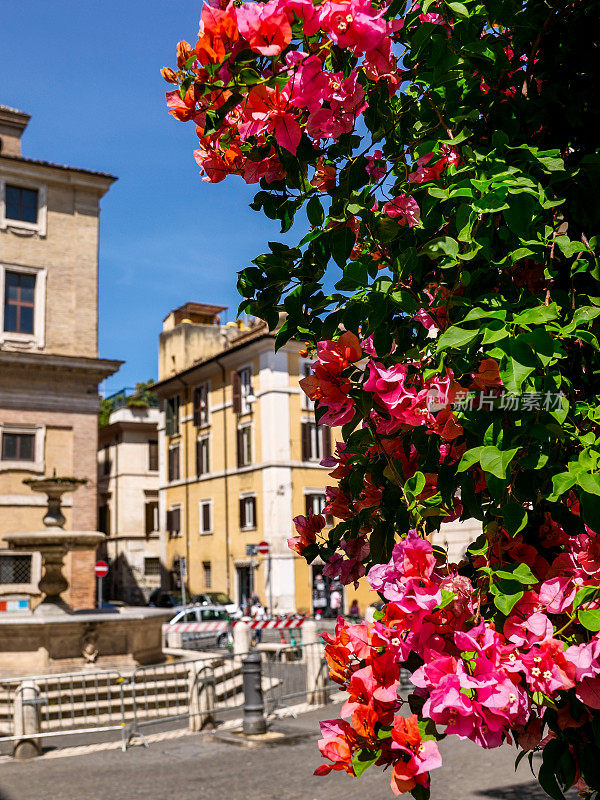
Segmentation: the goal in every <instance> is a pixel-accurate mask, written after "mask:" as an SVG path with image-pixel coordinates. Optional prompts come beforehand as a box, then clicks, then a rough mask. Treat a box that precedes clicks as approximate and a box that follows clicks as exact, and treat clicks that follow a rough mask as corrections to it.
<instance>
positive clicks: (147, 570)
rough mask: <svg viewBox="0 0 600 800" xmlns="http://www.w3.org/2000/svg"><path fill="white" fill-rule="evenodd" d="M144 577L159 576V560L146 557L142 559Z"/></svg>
mask: <svg viewBox="0 0 600 800" xmlns="http://www.w3.org/2000/svg"><path fill="white" fill-rule="evenodd" d="M144 575H146V576H147V577H148V576H150V575H160V558H154V557H153V556H147V557H146V558H144Z"/></svg>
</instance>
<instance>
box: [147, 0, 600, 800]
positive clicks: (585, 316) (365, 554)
mask: <svg viewBox="0 0 600 800" xmlns="http://www.w3.org/2000/svg"><path fill="white" fill-rule="evenodd" d="M598 12H599V5H598V3H597V2H588V1H585V0H571V1H570V2H562V1H561V0H543V1H542V0H463V2H455V1H454V0H453V1H452V2H450V0H420V2H416V1H415V2H408V3H407V2H405V0H339V2H336V1H335V0H323V1H322V2H320V0H314V2H312V0H269V2H267V3H264V4H262V3H254V2H238V1H237V0H234V2H230V3H229V4H227V5H224V4H222V3H221V4H219V2H218V0H214V2H213V3H212V4H211V5H206V4H205V5H204V7H203V9H202V17H201V23H200V33H199V37H198V40H197V42H196V44H195V45H193V46H192V45H190V44H188V43H187V42H180V43H179V45H178V46H177V68H176V69H169V68H165V69H164V70H163V76H164V77H165V79H166V80H167V81H169V82H170V83H171V84H172V85H173V86H172V90H171V91H169V92H168V94H167V103H168V107H169V109H170V113H171V114H172V115H173V116H174V117H176V118H177V119H179V120H182V121H188V120H190V121H192V122H193V123H194V124H195V125H196V131H197V134H198V138H199V145H198V149H197V150H196V152H195V157H196V161H197V162H198V164H199V165H200V169H201V173H202V175H203V178H204V180H205V181H208V182H213V183H214V182H217V181H220V180H223V179H224V178H226V177H228V176H231V175H238V176H240V177H241V178H242V179H243V180H244V181H246V183H259V184H260V187H259V191H258V193H257V194H256V197H255V199H254V202H253V204H252V208H254V209H255V210H256V211H262V212H263V213H265V214H266V215H267V217H269V218H271V219H277V220H280V221H281V228H282V231H289V230H290V229H291V228H292V226H293V225H294V223H295V222H296V223H297V226H298V227H299V228H302V230H301V232H300V233H299V235H298V238H301V237H302V238H301V240H300V241H299V242H298V244H297V246H295V247H294V246H289V245H288V244H282V243H277V242H270V243H269V252H267V253H265V254H263V255H260V256H258V257H257V258H256V259H255V260H254V262H253V266H250V267H248V268H246V269H244V270H242V272H241V273H240V277H239V284H238V286H239V291H240V292H241V294H242V296H243V298H244V299H243V302H242V304H241V309H242V310H244V311H246V312H249V313H252V314H255V315H257V316H259V317H261V318H263V319H265V320H267V322H268V323H269V326H270V327H271V328H272V329H277V330H278V333H277V339H276V343H277V346H281V345H282V344H283V343H285V342H286V341H287V340H289V339H290V338H292V337H294V338H296V339H298V340H300V341H302V342H306V351H307V353H306V354H307V355H309V356H311V357H312V359H313V361H314V368H313V373H312V374H311V375H310V376H309V377H307V378H305V379H304V380H303V388H304V391H305V392H306V393H307V394H308V396H309V397H310V398H311V399H313V400H314V401H315V407H316V415H317V418H318V420H319V422H320V423H321V424H326V425H330V426H333V427H339V426H341V438H340V441H339V443H338V445H337V449H336V455H335V457H334V458H331V459H330V460H328V462H327V464H326V466H330V467H331V468H332V472H331V475H332V478H333V481H332V484H333V485H332V487H330V488H329V489H328V506H327V508H326V511H327V513H329V514H332V515H334V516H335V518H336V520H337V524H335V526H333V527H326V525H325V519H324V518H323V517H322V516H309V517H308V518H305V517H299V518H297V519H296V520H295V524H296V528H297V536H295V537H294V538H292V539H291V540H290V546H291V547H292V548H293V549H294V550H295V551H296V552H298V553H300V554H301V555H302V556H304V557H306V559H307V560H308V561H311V560H313V559H314V558H316V557H317V556H320V557H321V558H322V559H323V560H324V561H325V562H326V567H325V571H326V573H327V574H328V575H330V576H331V577H335V578H337V579H339V580H341V581H342V582H344V583H351V582H355V581H357V580H358V579H359V578H361V577H362V576H365V575H366V579H367V581H368V582H369V584H370V585H371V586H372V587H373V589H375V590H376V591H377V592H379V594H380V596H381V599H382V601H383V606H382V609H381V611H379V612H378V613H377V615H376V619H375V621H374V622H370V623H367V622H365V623H362V624H359V625H349V624H347V623H346V622H345V621H344V620H343V619H340V620H339V621H338V625H337V628H336V631H335V635H333V636H328V637H327V648H326V649H327V658H328V661H329V664H330V668H331V675H332V676H333V678H334V679H335V680H336V681H337V682H338V683H339V684H341V686H343V687H345V689H346V690H347V692H348V695H349V697H348V700H347V702H346V703H345V704H344V706H343V709H342V712H341V719H337V720H329V721H327V722H324V723H322V729H323V738H322V740H321V742H320V749H321V752H322V754H323V756H324V757H325V758H326V759H327V763H324V764H323V765H322V766H320V767H318V769H317V773H319V774H325V773H327V772H329V771H330V770H345V771H346V772H348V773H350V774H351V775H354V776H357V777H359V776H360V775H361V774H362V772H364V770H365V769H366V768H368V767H370V766H371V765H377V766H384V767H390V768H391V769H390V773H391V786H392V790H393V791H394V793H395V794H400V793H402V792H411V793H412V795H413V796H414V797H415V798H418V799H422V798H427V797H428V796H429V788H428V787H429V781H430V777H429V773H430V770H432V769H433V768H436V767H439V766H440V765H441V757H440V754H439V750H438V746H437V741H439V740H440V739H441V738H443V737H444V736H446V735H450V734H454V735H456V736H458V737H460V738H463V739H465V738H466V739H471V740H472V741H474V742H476V743H477V744H479V745H480V746H481V747H484V748H493V747H497V746H499V745H501V744H502V743H504V742H508V743H512V744H514V745H516V747H517V748H518V749H519V757H521V756H522V755H523V754H528V756H529V759H530V763H532V764H533V763H534V762H533V754H534V753H541V757H542V758H541V762H540V763H541V766H540V767H539V774H538V778H539V781H540V783H541V785H542V787H543V788H544V789H545V791H546V792H547V793H548V794H549V795H550V796H552V797H553V798H556V799H557V800H558V799H559V798H562V797H563V792H564V791H566V790H567V789H568V788H569V787H571V786H576V787H577V788H578V789H579V790H580V791H581V793H582V796H583V797H598V796H599V795H598V792H599V790H600V758H599V754H600V749H599V748H600V438H599V436H600V347H599V343H598V339H597V335H598V332H599V330H600V265H599V261H598V250H599V239H598V235H599V234H600V155H599V147H598V142H599V134H598V132H599V131H600V104H599V103H598V91H597V88H598V79H599V77H600V64H599V59H600V35H599V32H598V31H599V28H598V19H599V13H598ZM306 219H308V232H306V230H307V225H306ZM303 234H305V235H303ZM282 314H285V317H282ZM282 319H285V321H284V322H283V324H281V320H282ZM467 518H475V519H477V520H480V522H481V526H482V534H481V535H480V536H479V538H478V539H477V540H476V541H475V542H474V543H473V544H472V545H471V546H470V547H469V548H468V550H467V552H466V554H465V556H464V557H463V558H462V560H460V562H459V563H450V561H449V558H448V555H447V553H446V552H445V551H444V550H443V549H442V548H439V547H434V546H432V544H431V534H432V533H433V532H434V531H435V530H437V529H439V526H440V524H441V523H442V522H444V521H451V520H457V519H467ZM401 669H402V670H409V671H410V673H411V679H412V684H413V686H414V689H412V690H411V691H410V692H404V691H403V690H402V689H401V688H400V681H399V679H400V674H401V673H400V671H401ZM535 763H536V764H537V762H535Z"/></svg>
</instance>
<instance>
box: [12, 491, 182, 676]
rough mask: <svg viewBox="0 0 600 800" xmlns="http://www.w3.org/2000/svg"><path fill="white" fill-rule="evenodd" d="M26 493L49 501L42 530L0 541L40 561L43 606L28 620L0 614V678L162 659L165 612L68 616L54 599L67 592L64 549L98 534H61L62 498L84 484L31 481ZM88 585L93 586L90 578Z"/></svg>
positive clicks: (94, 540) (92, 543)
mask: <svg viewBox="0 0 600 800" xmlns="http://www.w3.org/2000/svg"><path fill="white" fill-rule="evenodd" d="M24 483H26V484H28V486H30V488H31V489H33V491H36V492H44V493H45V494H46V495H47V496H48V510H47V511H46V514H45V516H44V525H45V526H46V527H45V528H44V530H41V531H32V532H22V531H19V532H18V533H9V534H6V535H5V536H4V539H5V541H6V542H7V543H8V546H9V547H10V549H11V550H15V551H16V552H27V553H30V552H31V551H32V550H37V551H38V552H40V553H41V556H42V577H41V580H40V582H39V590H40V593H41V594H42V595H43V600H42V602H41V603H40V604H39V605H38V606H37V607H36V608H35V609H34V610H33V611H32V612H30V613H29V614H26V613H19V614H2V617H1V619H0V674H2V675H5V676H6V675H10V674H12V675H33V674H42V673H48V672H65V671H66V672H71V671H77V670H81V669H86V668H88V669H89V668H116V669H122V668H131V667H135V666H137V665H138V664H155V663H157V662H160V661H162V660H163V658H164V657H163V654H162V635H161V634H162V623H163V622H166V621H167V619H168V618H169V617H170V616H172V612H171V611H170V610H164V609H154V608H135V607H134V608H124V609H120V610H119V611H117V610H114V611H95V610H93V609H92V610H89V611H73V609H72V608H70V607H69V606H68V605H67V603H66V602H65V601H64V600H63V598H62V597H61V595H62V594H63V593H64V592H65V591H66V590H67V589H68V588H69V583H68V581H67V580H66V578H65V576H64V575H63V564H64V557H65V556H66V554H67V553H68V552H69V551H71V550H91V549H95V548H96V547H97V546H98V545H99V544H100V542H102V541H104V539H105V536H104V534H103V533H99V532H98V531H65V530H64V529H63V527H62V526H63V525H64V524H65V517H64V515H63V513H62V510H61V505H60V501H61V497H62V495H63V494H64V493H65V492H73V491H75V489H77V488H78V487H79V486H81V485H82V484H83V483H85V481H82V480H78V479H75V478H57V477H56V476H53V477H50V478H41V479H37V478H36V479H31V480H26V481H24ZM90 579H92V580H94V578H93V576H90Z"/></svg>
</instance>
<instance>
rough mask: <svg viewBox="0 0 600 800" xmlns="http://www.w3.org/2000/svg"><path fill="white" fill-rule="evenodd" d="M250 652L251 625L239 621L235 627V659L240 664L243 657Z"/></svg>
mask: <svg viewBox="0 0 600 800" xmlns="http://www.w3.org/2000/svg"><path fill="white" fill-rule="evenodd" d="M249 652H250V626H249V625H247V624H246V623H245V622H238V623H237V625H235V626H234V628H233V659H234V663H237V665H238V666H239V664H240V663H241V661H242V658H243V657H244V656H245V655H247V654H248V653H249Z"/></svg>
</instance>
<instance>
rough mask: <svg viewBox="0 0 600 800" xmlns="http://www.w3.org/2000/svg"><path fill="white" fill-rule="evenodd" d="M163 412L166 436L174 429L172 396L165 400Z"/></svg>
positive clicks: (170, 434)
mask: <svg viewBox="0 0 600 800" xmlns="http://www.w3.org/2000/svg"><path fill="white" fill-rule="evenodd" d="M165 414H166V419H165V433H166V434H167V436H172V435H173V431H174V426H173V419H174V415H173V398H172V397H169V398H167V402H166V404H165Z"/></svg>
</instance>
